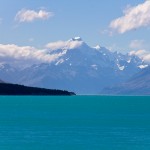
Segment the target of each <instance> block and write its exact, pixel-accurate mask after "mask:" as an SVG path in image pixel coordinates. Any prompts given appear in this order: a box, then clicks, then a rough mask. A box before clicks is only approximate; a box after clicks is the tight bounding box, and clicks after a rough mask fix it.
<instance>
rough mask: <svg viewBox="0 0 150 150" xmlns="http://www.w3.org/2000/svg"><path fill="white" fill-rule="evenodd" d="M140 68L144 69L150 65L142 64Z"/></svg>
mask: <svg viewBox="0 0 150 150" xmlns="http://www.w3.org/2000/svg"><path fill="white" fill-rule="evenodd" d="M138 67H139V68H140V69H144V68H147V67H148V65H140V66H138Z"/></svg>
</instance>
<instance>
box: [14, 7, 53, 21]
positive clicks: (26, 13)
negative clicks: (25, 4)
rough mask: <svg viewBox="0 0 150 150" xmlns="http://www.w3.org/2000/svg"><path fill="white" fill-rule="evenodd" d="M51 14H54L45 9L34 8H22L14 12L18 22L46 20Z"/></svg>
mask: <svg viewBox="0 0 150 150" xmlns="http://www.w3.org/2000/svg"><path fill="white" fill-rule="evenodd" d="M53 16H54V13H53V12H48V11H45V10H39V11H35V10H27V9H22V10H20V11H19V12H18V13H17V14H16V17H15V20H16V21H19V22H32V21H34V20H38V19H39V20H46V19H48V18H50V17H53Z"/></svg>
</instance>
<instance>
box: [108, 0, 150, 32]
mask: <svg viewBox="0 0 150 150" xmlns="http://www.w3.org/2000/svg"><path fill="white" fill-rule="evenodd" d="M123 13H124V16H122V17H120V18H117V19H115V20H113V21H112V22H111V23H110V28H111V29H112V30H115V31H117V32H118V33H125V32H127V31H130V30H134V29H138V28H140V27H147V26H150V1H149V0H147V1H145V2H144V3H142V4H139V5H137V6H134V7H129V8H127V9H126V10H124V11H123Z"/></svg>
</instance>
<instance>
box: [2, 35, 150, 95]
mask: <svg viewBox="0 0 150 150" xmlns="http://www.w3.org/2000/svg"><path fill="white" fill-rule="evenodd" d="M52 54H61V55H60V57H59V58H57V59H56V60H55V61H52V62H50V63H48V62H47V63H39V64H34V65H31V66H28V67H26V68H16V66H12V65H11V64H7V63H5V64H3V63H1V65H0V79H2V80H3V81H6V82H10V83H17V84H23V85H26V86H34V87H41V88H49V89H60V90H68V91H74V92H75V93H76V94H82V95H84V94H85V95H87V94H99V93H100V91H102V89H104V88H105V87H112V86H114V85H116V84H122V83H125V82H126V81H128V80H129V79H130V78H132V77H133V76H134V75H135V74H137V73H139V72H140V71H142V70H144V68H146V67H148V64H147V63H145V62H144V61H143V60H142V59H140V58H139V57H137V56H135V55H130V54H129V53H127V54H122V53H119V52H113V51H111V50H109V49H107V48H105V47H101V46H99V45H98V46H96V47H91V46H89V45H88V44H87V43H85V42H84V41H83V40H82V39H81V38H80V37H75V38H72V39H70V40H68V41H67V42H66V44H65V45H64V46H63V47H61V48H58V49H55V50H52V49H49V55H52Z"/></svg>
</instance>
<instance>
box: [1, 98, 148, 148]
mask: <svg viewBox="0 0 150 150" xmlns="http://www.w3.org/2000/svg"><path fill="white" fill-rule="evenodd" d="M0 150H150V97H99V96H97V97H96V96H95V97H92V96H88V97H82V96H81V97H79V96H74V97H0Z"/></svg>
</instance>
